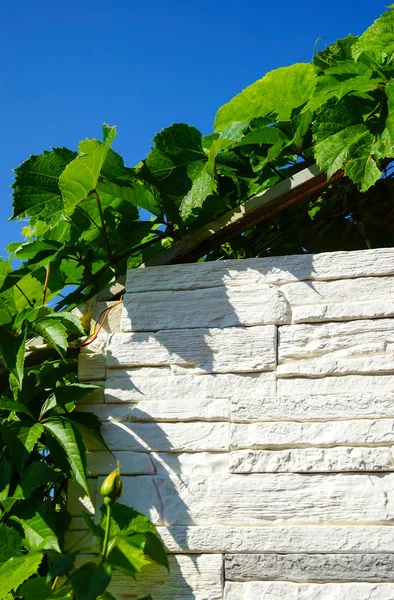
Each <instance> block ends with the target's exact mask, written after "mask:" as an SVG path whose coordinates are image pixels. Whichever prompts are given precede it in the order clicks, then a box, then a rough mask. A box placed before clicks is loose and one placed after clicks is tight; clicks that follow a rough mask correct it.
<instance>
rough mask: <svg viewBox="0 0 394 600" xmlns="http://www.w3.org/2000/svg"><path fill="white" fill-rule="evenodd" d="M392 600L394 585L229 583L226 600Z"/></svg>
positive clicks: (277, 582) (225, 593) (226, 589)
mask: <svg viewBox="0 0 394 600" xmlns="http://www.w3.org/2000/svg"><path fill="white" fill-rule="evenodd" d="M345 598H346V600H393V598H394V584H392V583H326V584H319V583H290V582H281V581H275V582H268V581H256V582H254V581H253V582H247V583H239V582H228V583H226V586H225V590H224V599H225V600H344V599H345Z"/></svg>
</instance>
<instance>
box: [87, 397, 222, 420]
mask: <svg viewBox="0 0 394 600" xmlns="http://www.w3.org/2000/svg"><path fill="white" fill-rule="evenodd" d="M77 410H82V411H83V410H86V406H81V407H77ZM89 412H91V413H93V414H95V415H97V416H98V417H99V419H100V420H101V421H103V422H105V421H118V422H120V423H122V422H127V421H129V422H131V421H157V422H159V421H179V422H182V421H197V420H198V421H227V420H228V419H229V418H230V400H227V399H222V398H203V399H201V400H195V399H190V400H188V401H187V402H185V401H184V400H183V399H181V398H178V399H175V400H171V399H170V398H163V399H158V400H146V401H145V400H140V402H138V403H133V404H127V403H125V402H124V403H122V404H113V403H107V404H100V405H94V406H89Z"/></svg>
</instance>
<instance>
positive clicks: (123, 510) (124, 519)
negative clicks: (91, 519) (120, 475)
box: [99, 502, 158, 536]
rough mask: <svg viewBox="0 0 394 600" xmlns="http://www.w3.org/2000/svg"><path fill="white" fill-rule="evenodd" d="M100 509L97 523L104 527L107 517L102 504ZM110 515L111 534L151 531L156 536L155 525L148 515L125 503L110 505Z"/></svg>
mask: <svg viewBox="0 0 394 600" xmlns="http://www.w3.org/2000/svg"><path fill="white" fill-rule="evenodd" d="M100 511H101V518H100V522H99V525H100V527H101V528H103V529H104V527H105V523H106V518H107V510H106V506H105V505H104V504H103V505H102V506H101V509H100ZM111 517H112V520H111V534H112V535H114V534H116V533H122V534H127V535H132V534H134V533H153V534H154V535H156V536H158V533H157V531H156V528H155V526H154V525H153V523H152V522H151V521H150V520H149V519H148V517H147V516H145V515H143V514H141V513H139V512H138V511H137V510H135V509H134V508H132V507H131V506H126V505H125V504H121V503H118V502H117V503H116V504H115V505H114V506H113V507H112V512H111Z"/></svg>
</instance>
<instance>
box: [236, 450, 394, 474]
mask: <svg viewBox="0 0 394 600" xmlns="http://www.w3.org/2000/svg"><path fill="white" fill-rule="evenodd" d="M229 471H230V472H231V473H330V472H331V473H332V472H336V473H341V472H345V471H394V462H393V457H392V454H391V450H390V448H362V447H359V448H351V447H337V448H297V449H292V450H277V451H271V450H239V451H237V452H230V454H229Z"/></svg>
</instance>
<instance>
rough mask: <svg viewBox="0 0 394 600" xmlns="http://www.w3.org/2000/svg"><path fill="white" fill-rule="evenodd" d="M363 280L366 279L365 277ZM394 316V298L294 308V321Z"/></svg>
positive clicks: (312, 321) (311, 321)
mask: <svg viewBox="0 0 394 600" xmlns="http://www.w3.org/2000/svg"><path fill="white" fill-rule="evenodd" d="M363 281H366V279H364V280H363ZM393 316H394V300H391V299H387V300H370V301H367V300H362V301H357V302H347V303H339V304H315V305H313V306H296V307H294V308H293V310H292V321H293V323H319V322H325V321H351V320H354V319H370V318H377V317H379V318H382V317H393Z"/></svg>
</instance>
